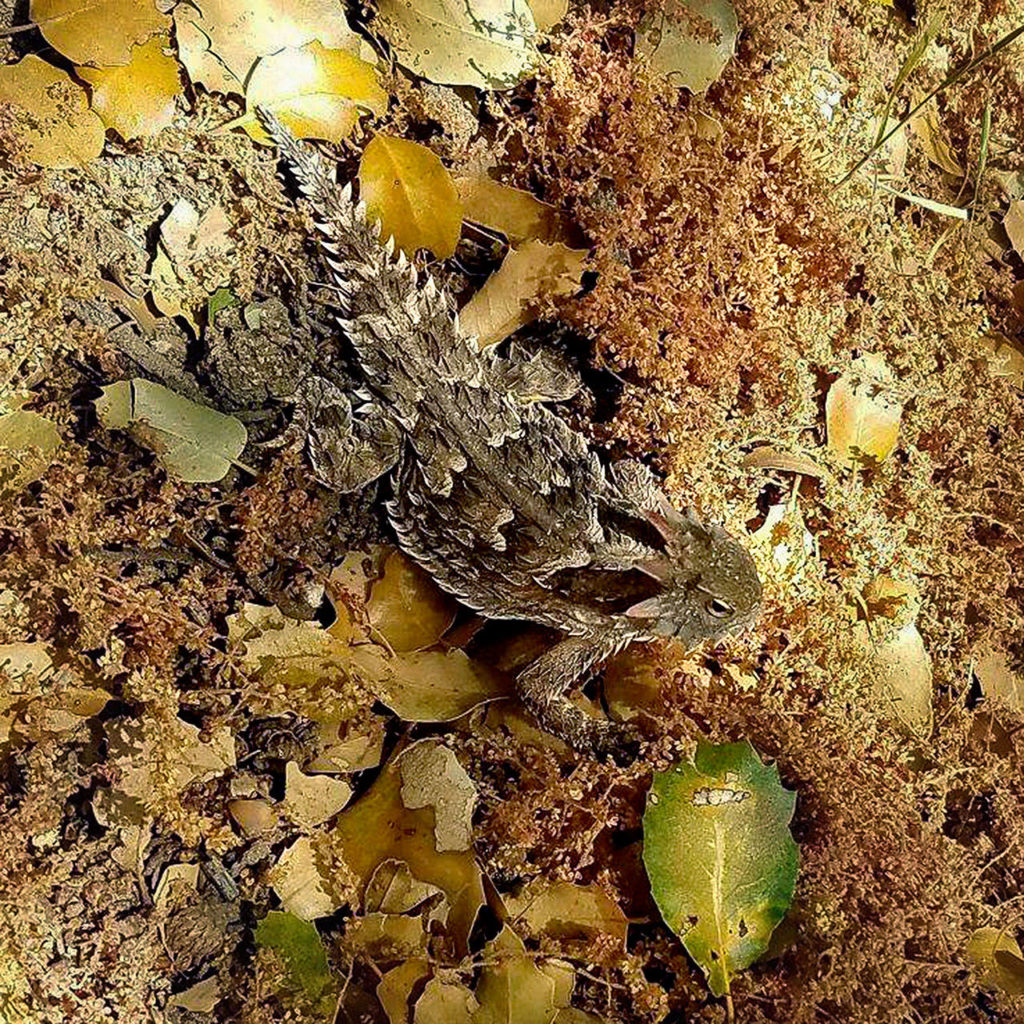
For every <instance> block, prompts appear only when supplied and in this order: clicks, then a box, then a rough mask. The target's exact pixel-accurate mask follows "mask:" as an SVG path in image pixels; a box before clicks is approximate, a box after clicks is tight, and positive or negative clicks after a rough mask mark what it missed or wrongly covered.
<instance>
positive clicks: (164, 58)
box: [75, 36, 182, 139]
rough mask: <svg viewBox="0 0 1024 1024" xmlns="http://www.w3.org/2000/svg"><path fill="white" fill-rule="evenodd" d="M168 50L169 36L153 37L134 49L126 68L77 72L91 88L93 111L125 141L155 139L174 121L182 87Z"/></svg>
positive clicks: (174, 63)
mask: <svg viewBox="0 0 1024 1024" xmlns="http://www.w3.org/2000/svg"><path fill="white" fill-rule="evenodd" d="M168 46H170V40H169V39H168V38H167V37H166V36H154V37H153V38H152V39H150V40H149V42H146V43H143V44H142V45H141V46H134V47H132V51H131V59H130V60H129V62H128V63H127V64H123V65H118V66H116V67H110V68H90V67H79V68H76V69H75V71H76V73H77V74H78V77H79V78H82V79H84V80H85V81H86V82H88V83H89V84H90V85H91V86H92V102H91V104H90V105H91V106H92V109H93V110H95V111H96V113H97V114H99V116H100V118H101V119H102V121H103V123H104V124H105V125H106V126H107V127H108V128H113V129H114V131H116V132H117V133H118V134H119V135H120V136H121V138H122V139H135V138H139V137H141V136H146V135H156V134H157V132H160V131H162V130H163V129H164V128H166V127H167V126H168V125H170V123H171V122H172V121H173V120H174V113H175V109H176V104H175V100H176V99H177V97H178V96H180V95H181V94H182V85H181V78H180V77H179V74H178V62H177V61H176V60H175V59H174V58H173V57H172V56H170V55H169V54H168V53H167V52H166V48H167V47H168Z"/></svg>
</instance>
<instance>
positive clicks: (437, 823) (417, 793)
mask: <svg viewBox="0 0 1024 1024" xmlns="http://www.w3.org/2000/svg"><path fill="white" fill-rule="evenodd" d="M399 769H400V771H401V775H402V790H401V792H402V803H404V804H405V806H406V807H408V808H409V810H418V809H419V808H421V807H431V808H433V810H434V845H435V846H436V847H437V850H438V852H445V851H448V850H468V849H470V847H471V846H472V845H473V810H474V808H475V807H476V787H475V786H474V785H473V782H472V780H471V779H470V777H469V776H468V775H467V774H466V769H465V768H463V767H462V765H461V764H459V761H458V758H456V756H455V755H454V754H453V753H452V752H451V751H450V750H449V749H448V748H447V747H446V746H444V745H443V744H441V743H439V742H436V741H434V740H421V741H420V742H419V743H414V744H413V745H412V746H411V747H409V748H408V749H407V750H406V751H405V752H404V753H403V754H402V756H401V758H400V759H399Z"/></svg>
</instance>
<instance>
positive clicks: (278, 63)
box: [220, 42, 388, 144]
mask: <svg viewBox="0 0 1024 1024" xmlns="http://www.w3.org/2000/svg"><path fill="white" fill-rule="evenodd" d="M387 105H388V95H387V93H386V92H385V91H384V90H383V89H382V88H381V87H380V83H379V82H378V80H377V70H376V68H375V67H374V66H373V65H372V64H368V63H367V62H366V61H364V60H361V59H360V58H359V57H357V56H355V55H353V54H351V53H349V52H348V51H346V50H328V49H325V48H324V47H323V46H321V45H320V44H319V43H316V42H313V43H307V44H306V45H305V46H303V47H301V48H299V49H296V48H289V49H285V50H280V51H279V52H277V53H272V54H270V55H269V56H267V57H261V58H260V61H259V63H258V64H257V65H256V67H255V68H254V69H253V73H252V75H251V76H250V78H249V81H248V82H247V84H246V88H245V106H246V113H245V114H244V115H243V116H242V117H239V118H236V119H235V120H234V121H229V122H228V123H227V124H225V125H222V126H221V129H220V130H221V131H226V130H227V129H230V128H244V129H245V130H246V131H247V132H248V133H249V136H250V137H251V138H253V139H255V140H256V141H257V142H262V143H265V144H269V143H270V136H269V135H267V133H266V132H265V131H264V130H263V126H262V125H261V124H260V123H259V121H258V120H257V118H256V114H255V108H256V107H264V108H266V109H267V110H270V111H272V112H273V113H274V114H275V115H276V116H277V118H278V120H279V121H281V123H282V124H284V126H285V127H286V128H288V129H289V130H290V131H291V133H292V134H293V135H294V136H295V137H296V138H298V139H327V140H328V141H330V142H341V140H342V139H344V138H346V137H347V136H348V135H350V134H351V132H352V129H353V128H355V126H356V124H357V123H358V121H359V118H360V117H362V116H363V115H364V114H367V113H372V114H375V115H377V116H379V115H381V114H383V113H384V112H385V111H386V110H387Z"/></svg>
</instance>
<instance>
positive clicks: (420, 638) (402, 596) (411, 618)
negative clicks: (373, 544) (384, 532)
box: [366, 551, 456, 651]
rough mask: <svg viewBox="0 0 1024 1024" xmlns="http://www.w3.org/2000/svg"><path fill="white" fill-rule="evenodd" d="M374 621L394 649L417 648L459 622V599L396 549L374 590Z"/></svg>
mask: <svg viewBox="0 0 1024 1024" xmlns="http://www.w3.org/2000/svg"><path fill="white" fill-rule="evenodd" d="M366 610H367V613H368V614H369V617H370V623H371V625H372V626H373V628H374V629H376V630H377V632H379V633H380V634H381V636H383V637H384V639H385V640H386V641H387V643H388V646H389V647H391V649H392V650H394V651H416V650H419V649H420V648H423V647H430V646H432V645H433V644H436V643H437V641H438V640H440V639H441V637H442V635H443V634H444V633H445V632H446V631H447V629H448V627H449V626H450V625H451V624H452V622H454V621H455V612H456V604H455V601H454V600H453V599H452V598H451V597H450V596H449V595H448V594H446V593H444V591H443V590H441V588H440V587H438V585H437V584H436V583H435V582H434V580H433V578H432V577H431V576H430V575H429V574H428V573H427V572H425V571H424V570H423V569H421V568H420V567H419V566H418V565H417V564H416V563H415V562H414V561H413V560H412V559H411V558H408V557H407V556H406V555H404V554H403V553H402V552H401V551H393V552H392V553H391V554H390V555H388V557H387V559H386V560H385V562H384V575H383V576H382V577H381V578H380V579H379V580H376V581H375V582H374V584H373V587H372V588H371V590H370V599H369V601H368V602H367V605H366Z"/></svg>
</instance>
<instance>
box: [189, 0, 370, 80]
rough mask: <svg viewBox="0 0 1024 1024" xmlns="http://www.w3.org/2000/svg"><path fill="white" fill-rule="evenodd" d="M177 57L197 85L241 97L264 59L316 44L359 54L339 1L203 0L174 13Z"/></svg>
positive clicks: (357, 37) (356, 36) (353, 34)
mask: <svg viewBox="0 0 1024 1024" xmlns="http://www.w3.org/2000/svg"><path fill="white" fill-rule="evenodd" d="M174 25H175V35H176V37H177V41H178V54H179V56H180V58H181V62H182V64H184V65H185V68H186V69H187V70H188V74H189V77H190V78H191V79H192V81H193V82H198V83H201V84H202V85H205V86H206V88H207V89H210V90H212V91H215V92H235V93H242V92H243V86H244V84H245V82H246V79H247V78H248V76H249V72H250V71H251V70H252V66H253V64H255V63H256V61H257V59H258V58H260V57H266V56H268V55H269V54H272V53H277V52H278V51H279V50H283V49H285V48H291V49H298V48H300V47H303V46H305V45H306V44H307V43H311V42H313V41H314V40H315V41H317V42H319V43H321V44H323V46H325V47H327V48H329V49H334V50H345V51H347V52H348V53H351V54H353V55H355V56H358V55H359V53H360V49H361V47H360V37H359V36H358V35H357V34H356V33H355V32H353V31H352V29H351V28H349V25H348V21H347V20H346V18H345V11H344V8H343V7H342V5H340V4H338V3H336V2H335V0H260V2H259V3H255V4H254V3H251V2H249V0H203V2H202V4H181V3H180V4H178V5H177V6H176V7H175V9H174Z"/></svg>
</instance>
